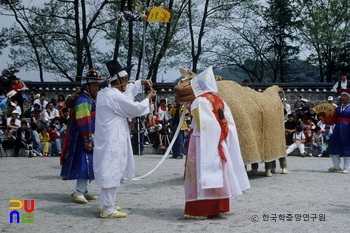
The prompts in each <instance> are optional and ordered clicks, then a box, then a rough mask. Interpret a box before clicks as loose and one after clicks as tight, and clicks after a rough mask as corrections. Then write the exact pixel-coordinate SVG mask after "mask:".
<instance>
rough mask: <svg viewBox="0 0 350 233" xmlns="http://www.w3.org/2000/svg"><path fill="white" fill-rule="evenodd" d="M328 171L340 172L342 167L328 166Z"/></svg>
mask: <svg viewBox="0 0 350 233" xmlns="http://www.w3.org/2000/svg"><path fill="white" fill-rule="evenodd" d="M328 171H329V172H341V171H342V169H341V168H339V169H338V168H335V167H330V168H328Z"/></svg>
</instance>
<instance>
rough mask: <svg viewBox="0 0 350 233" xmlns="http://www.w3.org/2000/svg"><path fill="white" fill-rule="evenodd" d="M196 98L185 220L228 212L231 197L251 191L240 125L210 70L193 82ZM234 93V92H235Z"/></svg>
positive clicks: (189, 147)
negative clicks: (241, 144) (241, 142)
mask: <svg viewBox="0 0 350 233" xmlns="http://www.w3.org/2000/svg"><path fill="white" fill-rule="evenodd" d="M191 87H192V89H193V92H194V95H195V96H196V99H195V100H194V101H193V103H192V104H191V113H192V116H193V120H192V124H191V132H190V139H189V146H188V153H187V156H186V165H185V179H184V180H185V198H186V205H185V218H190V219H192V218H194V219H202V218H207V217H210V216H215V215H218V214H220V213H222V212H228V211H229V209H230V204H229V198H230V197H237V196H239V195H240V194H242V191H243V190H246V189H248V188H250V184H249V180H248V177H247V173H246V170H245V167H244V163H243V159H242V155H241V150H240V146H239V141H238V135H237V130H236V125H235V122H234V120H233V117H232V114H231V111H230V109H229V107H228V106H227V104H226V103H225V102H224V101H223V100H222V99H221V98H220V97H219V96H217V95H215V93H216V92H217V86H216V82H215V78H214V74H213V71H212V68H211V67H209V68H208V69H207V70H205V71H203V72H202V73H201V74H199V75H197V76H195V77H194V78H193V79H192V80H191ZM233 94H234V93H233Z"/></svg>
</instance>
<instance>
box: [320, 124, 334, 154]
mask: <svg viewBox="0 0 350 233" xmlns="http://www.w3.org/2000/svg"><path fill="white" fill-rule="evenodd" d="M331 128H332V127H331V126H330V125H326V126H325V127H324V130H325V131H324V132H323V133H322V137H323V144H324V150H325V151H326V150H327V148H328V142H329V139H330V138H331V135H332V132H331Z"/></svg>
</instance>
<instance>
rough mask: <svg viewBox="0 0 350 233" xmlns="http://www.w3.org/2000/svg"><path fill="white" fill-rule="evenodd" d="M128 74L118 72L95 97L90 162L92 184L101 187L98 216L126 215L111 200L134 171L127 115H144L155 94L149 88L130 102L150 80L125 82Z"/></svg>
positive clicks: (148, 84)
mask: <svg viewBox="0 0 350 233" xmlns="http://www.w3.org/2000/svg"><path fill="white" fill-rule="evenodd" d="M128 77H129V76H128V74H127V72H126V71H124V70H122V71H119V72H118V73H116V74H115V75H114V76H113V77H112V78H111V79H110V80H109V83H110V85H109V86H108V87H106V88H104V89H103V90H101V91H100V92H99V93H98V96H97V102H96V123H95V124H96V127H95V138H94V164H93V165H94V173H95V180H96V184H97V185H98V186H99V187H100V188H101V189H102V190H101V196H100V199H101V204H102V205H103V209H102V211H101V213H100V216H101V217H102V218H123V217H125V216H126V213H124V212H121V211H119V210H120V207H119V206H115V201H116V192H117V187H118V186H120V183H122V180H123V179H124V177H127V178H128V179H129V181H131V179H132V177H133V175H134V170H135V169H134V158H133V151H132V146H131V141H130V131H129V124H128V118H133V117H137V116H142V115H146V114H148V113H149V99H152V98H154V97H155V96H156V92H155V91H153V90H152V91H151V92H150V93H149V94H148V95H147V97H146V98H145V99H144V100H143V101H141V102H134V96H135V95H136V94H137V93H141V92H142V85H146V86H151V85H152V82H151V81H150V80H138V81H136V82H135V83H134V84H128V85H127V82H128ZM124 90H125V92H123V91H124Z"/></svg>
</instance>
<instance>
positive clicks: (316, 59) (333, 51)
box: [293, 0, 350, 82]
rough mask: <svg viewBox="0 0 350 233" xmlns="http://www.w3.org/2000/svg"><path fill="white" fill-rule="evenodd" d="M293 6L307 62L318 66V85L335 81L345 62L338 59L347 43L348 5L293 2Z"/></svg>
mask: <svg viewBox="0 0 350 233" xmlns="http://www.w3.org/2000/svg"><path fill="white" fill-rule="evenodd" d="M293 6H294V11H295V13H296V14H297V15H298V17H299V18H300V19H301V21H302V25H301V26H300V28H299V31H300V34H301V35H302V38H303V42H304V43H305V45H307V47H306V48H308V49H310V50H311V54H310V55H309V56H308V61H309V62H311V63H312V64H315V65H318V67H319V73H320V74H319V75H320V81H321V82H324V81H327V82H332V81H335V80H337V79H338V78H337V77H336V76H335V74H336V73H337V71H338V68H339V66H341V64H342V63H343V62H344V61H343V60H341V59H342V58H344V56H343V55H344V48H345V47H346V43H347V42H348V40H347V38H348V35H349V22H350V12H349V11H350V2H349V1H348V0H319V1H304V0H294V5H293ZM342 54H343V55H342ZM325 74H326V78H325V77H324V76H325Z"/></svg>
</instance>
